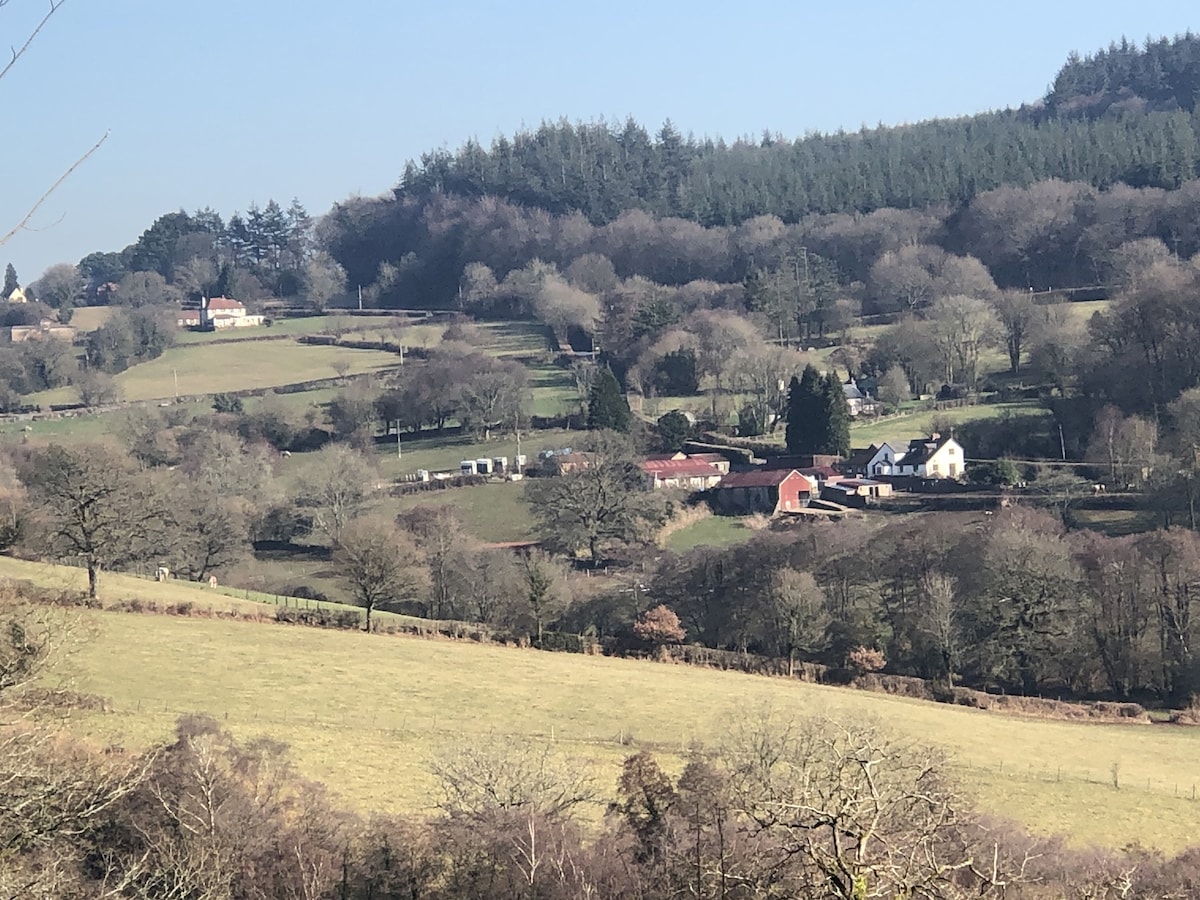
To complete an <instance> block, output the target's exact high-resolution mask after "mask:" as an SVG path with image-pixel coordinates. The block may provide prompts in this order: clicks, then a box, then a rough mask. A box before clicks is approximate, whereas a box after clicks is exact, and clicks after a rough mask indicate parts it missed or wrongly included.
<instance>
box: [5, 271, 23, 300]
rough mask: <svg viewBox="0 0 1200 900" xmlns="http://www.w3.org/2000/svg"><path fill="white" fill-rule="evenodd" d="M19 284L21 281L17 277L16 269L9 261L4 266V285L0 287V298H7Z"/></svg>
mask: <svg viewBox="0 0 1200 900" xmlns="http://www.w3.org/2000/svg"><path fill="white" fill-rule="evenodd" d="M20 286H21V282H20V281H19V280H18V279H17V270H16V269H15V268H13V264H12V263H9V264H8V265H7V266H5V267H4V287H3V288H0V299H2V300H7V299H8V298H9V297H11V296H12V294H13V291H15V290H17V288H19V287H20Z"/></svg>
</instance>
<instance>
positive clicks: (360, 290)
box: [358, 284, 362, 312]
mask: <svg viewBox="0 0 1200 900" xmlns="http://www.w3.org/2000/svg"><path fill="white" fill-rule="evenodd" d="M358 311H359V312H362V285H361V284H360V285H359V286H358Z"/></svg>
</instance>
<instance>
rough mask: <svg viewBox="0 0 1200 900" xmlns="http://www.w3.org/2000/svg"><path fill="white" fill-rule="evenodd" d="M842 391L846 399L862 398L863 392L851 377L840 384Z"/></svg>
mask: <svg viewBox="0 0 1200 900" xmlns="http://www.w3.org/2000/svg"><path fill="white" fill-rule="evenodd" d="M842 393H843V394H845V395H846V399H847V400H861V399H863V392H862V391H860V390H859V389H858V384H857V383H855V381H854V379H853V378H851V379H850V380H849V381H847V382H846V383H845V384H843V385H842Z"/></svg>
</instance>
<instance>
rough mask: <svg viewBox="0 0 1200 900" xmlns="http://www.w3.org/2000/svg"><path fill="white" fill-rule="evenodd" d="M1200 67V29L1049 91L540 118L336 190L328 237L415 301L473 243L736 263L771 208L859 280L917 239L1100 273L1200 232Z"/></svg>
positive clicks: (1196, 245)
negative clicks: (833, 108)
mask: <svg viewBox="0 0 1200 900" xmlns="http://www.w3.org/2000/svg"><path fill="white" fill-rule="evenodd" d="M1198 73H1200V41H1197V39H1195V38H1193V37H1192V36H1190V35H1187V36H1184V37H1180V38H1176V39H1175V40H1166V39H1163V40H1160V41H1157V42H1153V43H1147V44H1146V45H1145V46H1144V47H1138V46H1136V45H1132V44H1129V43H1128V42H1123V43H1121V44H1120V45H1116V44H1114V45H1113V46H1112V47H1110V48H1109V49H1108V50H1105V51H1102V52H1100V53H1098V54H1096V55H1095V56H1091V57H1087V58H1080V57H1077V56H1072V57H1071V58H1070V59H1069V60H1068V61H1067V62H1066V64H1065V65H1064V66H1063V68H1062V70H1061V71H1060V72H1059V73H1058V75H1057V76H1056V77H1055V78H1054V79H1053V86H1052V88H1051V90H1050V91H1049V93H1048V94H1047V96H1046V97H1045V98H1043V99H1041V100H1039V101H1037V102H1036V103H1032V104H1028V105H1023V106H1021V107H1019V108H1016V109H1009V110H1003V111H997V112H991V113H986V114H982V115H977V116H972V117H965V118H959V119H946V120H937V121H931V122H924V123H919V124H915V125H905V126H898V127H879V128H872V129H863V130H861V131H859V132H856V133H843V132H839V133H837V134H828V135H808V136H804V137H801V138H797V139H795V140H788V139H785V138H784V137H782V136H771V135H769V134H764V136H763V137H762V138H761V139H760V140H758V141H749V140H738V141H735V142H733V143H731V144H727V143H725V142H724V141H723V140H719V139H709V138H705V139H697V138H695V137H692V136H684V135H682V134H681V133H680V132H679V131H678V130H677V129H676V128H675V127H674V126H673V125H672V124H671V123H670V122H667V123H665V124H664V125H663V126H662V127H661V128H660V129H659V130H658V131H657V132H655V133H653V134H651V132H650V131H649V130H647V129H646V128H645V127H643V126H642V125H641V124H639V123H637V122H634V121H627V122H625V123H623V124H619V125H614V124H613V123H608V122H605V121H602V120H601V121H596V122H590V123H577V124H572V123H570V122H567V121H560V122H558V123H544V124H542V125H541V126H540V127H539V128H537V129H536V130H534V131H526V132H521V133H518V134H516V135H514V136H513V137H511V138H507V137H500V138H498V139H496V140H495V141H494V142H493V144H492V146H491V147H490V148H484V147H482V146H481V145H480V144H478V143H477V142H475V141H468V142H467V143H466V144H465V145H464V146H463V147H461V148H460V149H459V150H458V151H457V152H454V153H450V152H447V151H436V152H431V153H427V154H424V155H423V156H422V157H421V159H420V160H419V161H415V162H410V163H409V164H408V165H407V167H406V168H405V171H404V174H403V177H402V179H401V181H400V184H399V186H398V187H397V188H396V190H395V192H394V196H390V197H386V198H381V199H373V200H365V199H353V200H349V201H347V202H346V203H343V204H341V205H339V206H338V207H336V208H335V211H334V214H333V215H332V216H331V217H330V219H329V221H328V223H327V228H326V230H325V239H326V242H327V244H328V246H329V248H330V250H331V251H332V252H333V254H334V256H335V257H336V258H337V260H338V262H339V263H341V265H342V266H344V267H345V268H346V270H347V272H348V273H349V274H350V278H351V283H361V284H364V285H372V284H374V285H377V287H378V288H379V292H380V297H381V299H383V300H384V301H385V302H391V303H397V304H406V305H417V304H420V305H428V304H433V305H439V304H443V303H445V302H447V301H448V300H450V299H451V298H452V297H453V296H454V295H455V293H456V291H457V289H458V287H459V276H460V275H461V273H462V271H463V269H464V268H465V266H466V265H467V264H468V263H471V262H484V263H486V264H487V265H488V266H489V267H490V268H491V269H492V270H493V271H494V272H495V273H496V275H497V277H503V276H504V275H505V274H506V273H507V272H509V271H511V270H513V269H516V268H520V267H521V266H523V265H525V264H527V263H528V262H529V261H530V260H531V259H534V258H538V259H541V260H543V261H547V262H554V263H555V264H556V265H558V266H559V267H560V268H565V267H566V266H568V265H569V264H570V263H571V262H572V261H573V260H574V259H575V258H576V257H578V256H581V255H583V254H585V253H588V252H597V253H601V254H603V255H605V256H607V257H609V259H611V260H612V261H613V263H614V265H615V266H616V271H617V273H618V274H619V275H621V276H622V277H629V276H631V275H641V276H644V277H646V278H648V279H650V280H652V281H655V282H657V283H664V284H682V283H685V282H687V281H691V280H696V279H704V280H710V281H717V282H726V283H728V282H740V281H742V280H744V279H745V277H746V275H747V273H748V271H749V270H750V269H752V268H754V267H755V266H760V265H762V264H763V259H764V254H763V253H762V251H761V249H760V248H758V247H755V246H754V241H753V239H751V240H747V238H746V235H747V234H748V233H750V234H753V233H755V232H756V231H761V230H762V227H763V226H762V223H763V221H764V217H767V218H766V220H765V221H767V222H769V223H772V224H774V223H776V222H778V223H780V224H782V225H783V226H786V227H787V229H788V234H787V243H788V244H789V245H791V249H792V250H793V251H794V250H795V248H797V247H799V246H802V245H803V246H806V247H807V248H808V249H813V250H815V251H816V252H818V253H820V254H822V255H823V256H826V257H828V258H830V259H832V260H834V261H835V262H836V263H837V267H838V275H839V279H840V280H841V281H842V282H843V283H845V284H850V283H853V282H856V281H866V280H867V275H868V272H869V269H870V267H871V265H872V264H873V263H874V262H875V261H876V260H877V259H878V258H879V257H880V255H881V254H882V253H884V252H886V251H888V250H891V249H895V248H897V247H900V246H904V245H906V244H911V243H929V244H937V245H939V246H940V247H942V248H943V249H945V250H948V251H951V252H953V253H956V254H962V255H973V256H976V257H978V258H979V259H980V260H982V261H983V262H984V263H985V264H986V265H987V267H988V268H989V270H990V271H991V274H992V276H993V277H994V278H995V280H996V282H997V284H998V285H1000V286H1001V287H1021V288H1031V287H1032V288H1038V289H1042V288H1049V287H1062V286H1070V285H1081V284H1092V283H1096V282H1097V281H1102V280H1105V278H1106V277H1107V275H1108V272H1107V271H1106V266H1107V259H1108V256H1109V255H1110V254H1111V252H1112V251H1113V250H1114V249H1115V248H1116V247H1118V246H1119V245H1120V244H1121V243H1123V242H1125V241H1128V240H1133V239H1136V238H1141V237H1157V238H1160V239H1161V240H1163V241H1164V242H1165V243H1167V245H1168V246H1169V247H1170V248H1171V249H1172V251H1173V252H1175V253H1176V254H1178V255H1181V256H1190V255H1192V254H1194V253H1195V252H1196V251H1197V250H1200V241H1198V240H1197V237H1196V234H1195V229H1194V227H1193V225H1192V223H1193V222H1194V221H1195V219H1196V216H1195V215H1194V210H1195V202H1194V199H1193V198H1195V197H1196V196H1198V195H1200V190H1198V189H1197V187H1196V185H1195V184H1193V183H1192V180H1193V179H1195V178H1196V176H1197V175H1198V174H1200V141H1198V139H1197V129H1198V124H1197V119H1196V116H1195V96H1196V89H1197V87H1196V86H1197V85H1198V84H1200V74H1198ZM1180 191H1182V193H1179V192H1180ZM896 211H903V212H896ZM626 250H628V251H630V252H634V251H636V252H638V253H640V256H639V258H637V259H631V258H629V256H628V255H627V254H626V255H623V254H624V253H625V251H626ZM767 262H768V264H769V263H770V260H769V259H768V260H767ZM867 311H871V310H870V309H868V310H867Z"/></svg>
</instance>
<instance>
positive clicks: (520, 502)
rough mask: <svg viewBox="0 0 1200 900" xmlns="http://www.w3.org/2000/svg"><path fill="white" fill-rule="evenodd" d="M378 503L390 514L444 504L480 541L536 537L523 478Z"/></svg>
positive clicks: (426, 492) (423, 493) (516, 539)
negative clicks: (456, 514)
mask: <svg viewBox="0 0 1200 900" xmlns="http://www.w3.org/2000/svg"><path fill="white" fill-rule="evenodd" d="M378 502H379V505H380V507H381V508H382V509H385V510H386V511H387V512H389V513H398V512H402V511H404V510H407V509H413V508H414V507H417V506H426V505H432V504H439V503H444V504H446V505H447V506H452V507H454V508H455V509H456V510H457V511H458V512H459V514H460V516H461V517H462V521H463V524H464V525H466V527H467V530H468V531H469V532H470V533H471V534H473V535H474V536H475V537H477V538H479V539H480V540H481V541H489V542H496V543H499V542H503V541H530V540H533V539H534V533H533V512H532V511H531V510H530V508H529V504H527V503H526V502H525V485H524V483H523V482H520V481H507V482H503V483H497V484H484V485H480V486H479V487H470V488H455V489H452V490H445V491H422V492H421V493H417V494H408V495H406V496H403V497H399V498H390V497H389V498H387V499H384V500H380V501H378Z"/></svg>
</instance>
